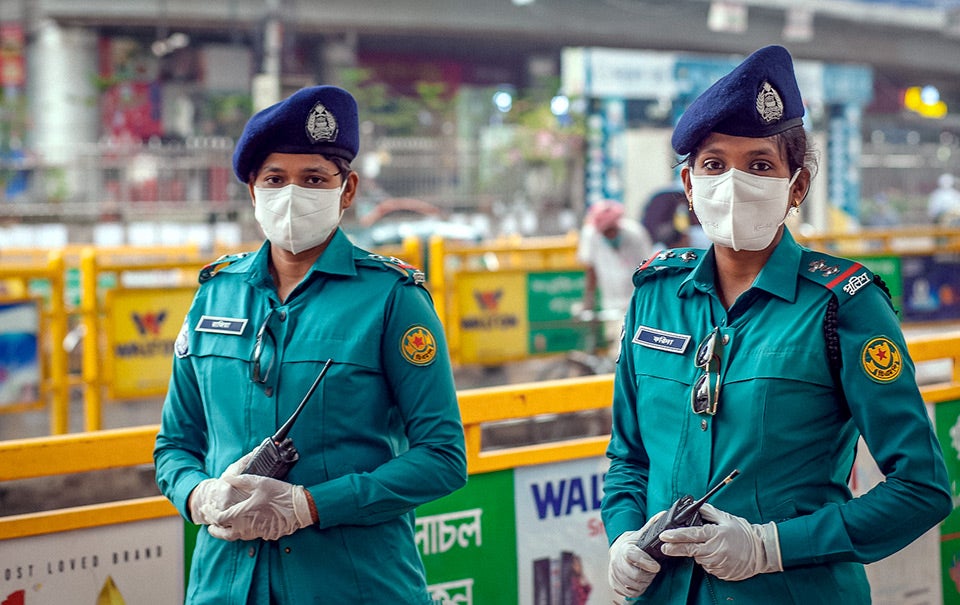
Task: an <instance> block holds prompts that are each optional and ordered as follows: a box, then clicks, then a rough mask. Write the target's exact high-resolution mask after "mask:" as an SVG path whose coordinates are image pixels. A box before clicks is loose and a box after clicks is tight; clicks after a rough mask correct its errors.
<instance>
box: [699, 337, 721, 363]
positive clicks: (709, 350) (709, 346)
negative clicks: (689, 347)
mask: <svg viewBox="0 0 960 605" xmlns="http://www.w3.org/2000/svg"><path fill="white" fill-rule="evenodd" d="M716 341H717V333H716V332H715V331H714V332H711V333H710V336H708V337H707V339H706V340H704V341H703V342H702V343H700V347H699V348H698V349H697V359H696V364H697V367H698V368H705V367H706V366H707V364H708V363H710V359H711V358H713V345H714V343H715V342H716Z"/></svg>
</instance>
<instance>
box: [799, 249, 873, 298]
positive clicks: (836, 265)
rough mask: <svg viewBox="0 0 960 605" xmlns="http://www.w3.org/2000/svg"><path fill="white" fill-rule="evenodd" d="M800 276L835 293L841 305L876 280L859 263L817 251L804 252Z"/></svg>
mask: <svg viewBox="0 0 960 605" xmlns="http://www.w3.org/2000/svg"><path fill="white" fill-rule="evenodd" d="M800 275H802V276H803V277H805V278H807V279H809V280H810V281H812V282H814V283H817V284H820V285H821V286H823V287H824V288H826V289H827V290H830V291H831V292H833V294H834V296H836V297H837V301H838V302H839V303H840V304H843V303H844V302H846V301H847V300H849V299H850V298H851V297H852V296H854V295H855V294H856V293H857V292H860V291H861V290H863V288H864V287H866V286H868V285H869V284H872V283H873V282H874V279H875V277H874V275H873V273H872V272H871V271H870V270H869V269H867V268H866V267H864V266H863V265H862V264H861V263H858V262H857V261H853V260H850V259H847V258H840V257H837V256H831V255H829V254H826V253H824V252H819V251H816V250H804V251H803V256H802V257H801V260H800ZM878 285H879V284H878ZM882 287H883V286H881V288H882Z"/></svg>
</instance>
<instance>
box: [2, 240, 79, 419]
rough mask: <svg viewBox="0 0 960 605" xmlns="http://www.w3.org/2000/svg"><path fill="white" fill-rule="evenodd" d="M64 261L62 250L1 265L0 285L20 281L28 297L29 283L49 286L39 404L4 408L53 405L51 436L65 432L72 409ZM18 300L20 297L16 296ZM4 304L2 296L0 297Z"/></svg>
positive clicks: (43, 305) (41, 331) (43, 306)
mask: <svg viewBox="0 0 960 605" xmlns="http://www.w3.org/2000/svg"><path fill="white" fill-rule="evenodd" d="M64 267H65V265H64V259H63V254H62V253H61V252H60V251H59V250H54V251H51V252H47V254H46V257H45V258H41V257H39V256H38V257H35V258H33V259H27V260H25V261H23V262H3V263H0V283H2V282H4V281H6V280H11V281H14V282H17V283H18V285H19V287H18V290H20V291H21V292H23V293H24V294H26V293H27V292H28V291H29V281H30V280H32V279H42V280H45V281H46V282H47V283H48V284H49V293H48V294H49V296H48V299H47V300H45V301H40V315H41V316H40V322H39V323H40V325H39V326H38V334H37V342H38V355H39V356H41V359H39V360H38V361H39V365H40V372H41V385H40V399H39V401H37V402H24V403H23V404H14V405H9V406H4V409H3V411H5V412H13V411H22V410H24V409H32V408H36V407H43V406H45V405H47V403H48V402H49V405H50V433H51V434H54V435H56V434H60V433H66V432H67V427H68V422H69V419H68V414H69V406H70V385H69V380H70V378H69V367H68V360H67V353H66V351H65V350H64V348H63V340H64V338H65V337H66V335H67V309H66V300H65V296H64ZM17 298H19V297H17ZM0 302H2V297H0Z"/></svg>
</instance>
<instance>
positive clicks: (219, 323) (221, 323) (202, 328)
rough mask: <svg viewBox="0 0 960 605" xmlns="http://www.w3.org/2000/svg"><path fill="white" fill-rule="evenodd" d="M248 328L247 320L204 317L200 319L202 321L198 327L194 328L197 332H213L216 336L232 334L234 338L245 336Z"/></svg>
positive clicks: (198, 323)
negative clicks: (244, 331)
mask: <svg viewBox="0 0 960 605" xmlns="http://www.w3.org/2000/svg"><path fill="white" fill-rule="evenodd" d="M246 327H247V320H246V319H238V318H236V317H214V316H212V315H204V316H202V317H201V318H200V321H199V322H197V327H196V328H194V330H196V331H197V332H213V333H215V334H230V335H232V336H240V335H241V334H243V329H244V328H246Z"/></svg>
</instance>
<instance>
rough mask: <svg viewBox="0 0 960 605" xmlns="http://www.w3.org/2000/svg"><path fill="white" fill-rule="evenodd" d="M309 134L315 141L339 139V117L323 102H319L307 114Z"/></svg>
mask: <svg viewBox="0 0 960 605" xmlns="http://www.w3.org/2000/svg"><path fill="white" fill-rule="evenodd" d="M306 127H307V136H308V137H310V140H311V141H313V142H314V143H319V142H322V141H325V142H331V141H335V140H336V139H337V119H336V118H335V117H333V114H332V113H331V112H330V110H329V109H327V108H326V107H324V105H323V104H322V103H317V104H316V105H314V106H313V109H311V110H310V115H308V116H307V124H306Z"/></svg>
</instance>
